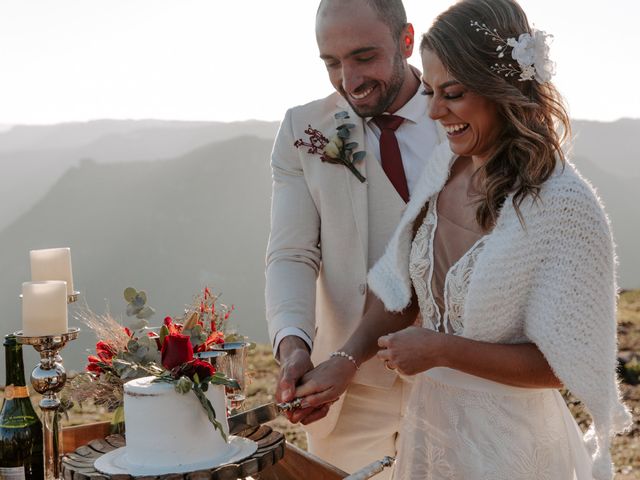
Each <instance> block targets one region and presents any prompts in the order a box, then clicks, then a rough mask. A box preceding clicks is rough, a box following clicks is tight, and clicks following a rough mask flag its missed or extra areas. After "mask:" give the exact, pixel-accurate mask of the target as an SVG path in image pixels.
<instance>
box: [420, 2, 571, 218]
mask: <svg viewBox="0 0 640 480" xmlns="http://www.w3.org/2000/svg"><path fill="white" fill-rule="evenodd" d="M473 21H477V22H478V23H479V24H483V23H484V24H486V26H487V27H489V28H490V29H492V30H493V29H494V28H495V29H496V31H497V33H498V34H499V35H500V36H501V37H502V38H509V37H513V38H515V39H518V37H519V36H520V34H522V33H531V27H530V26H529V22H528V20H527V16H526V14H525V13H524V11H523V10H522V8H521V7H520V5H518V3H516V2H515V1H513V0H462V1H460V2H459V3H456V4H455V5H453V6H452V7H451V8H449V9H448V10H446V11H445V12H443V13H442V14H440V15H439V16H438V17H437V18H436V20H435V21H434V23H433V25H432V26H431V28H430V29H429V31H428V32H427V33H425V34H424V35H423V37H422V43H421V45H420V50H421V51H423V50H424V49H428V50H430V51H432V52H434V53H435V54H436V55H437V56H438V58H439V59H440V61H441V62H442V64H443V65H444V67H445V68H446V69H447V71H448V72H449V73H450V74H451V75H452V76H453V77H454V78H455V79H456V80H457V81H459V82H460V83H461V84H462V85H464V86H465V87H466V88H468V89H469V90H470V91H472V92H475V93H476V94H478V95H481V96H483V97H485V98H487V99H489V100H491V101H493V102H495V104H496V105H497V107H498V113H499V115H500V117H501V119H502V124H503V130H502V132H501V133H500V135H499V137H498V141H497V142H496V145H495V147H494V148H493V149H492V151H491V154H490V158H489V160H488V161H487V162H486V163H485V164H484V166H483V167H482V169H481V170H480V171H479V172H478V173H479V174H481V175H483V178H484V182H483V184H484V188H483V191H482V193H483V198H482V199H481V200H480V201H479V205H478V209H477V211H476V218H477V220H478V223H479V224H480V225H481V226H482V227H483V228H484V229H485V230H487V229H489V228H490V227H492V226H493V225H495V223H496V221H497V218H498V214H499V212H500V209H501V207H502V205H503V204H504V201H505V199H506V198H507V196H508V195H509V194H511V193H513V206H514V208H515V210H516V213H517V214H518V216H519V217H520V220H521V222H523V219H522V216H521V213H520V208H519V207H520V206H521V205H522V202H523V201H524V200H525V199H526V198H527V197H528V196H529V197H531V198H532V199H534V200H535V199H537V198H538V194H539V192H540V188H541V185H542V184H543V183H544V182H545V181H546V180H547V179H548V178H549V177H550V176H551V174H552V173H553V170H554V169H555V166H556V163H557V162H558V161H560V162H562V163H563V164H564V162H565V154H564V152H563V150H562V146H563V144H564V143H565V141H566V140H567V139H569V138H570V135H571V124H570V120H569V116H568V114H567V110H566V108H565V106H564V102H563V100H562V97H561V96H560V94H559V92H558V90H557V89H556V88H555V87H554V86H553V84H551V83H550V82H547V83H543V84H541V83H538V82H537V81H535V80H529V81H520V80H519V76H517V75H516V76H513V77H505V76H504V75H503V74H500V73H498V72H495V71H494V70H492V69H491V67H492V66H494V65H495V64H496V63H503V61H504V63H508V61H507V58H506V55H505V58H503V59H499V58H498V54H499V52H498V51H497V50H496V43H495V42H494V41H492V40H491V37H490V36H489V35H484V34H483V32H482V31H480V32H478V31H476V28H475V27H473V26H471V22H473ZM507 55H508V56H509V57H510V56H511V55H510V52H509V53H508V54H507ZM511 63H514V64H515V61H513V60H512V61H511Z"/></svg>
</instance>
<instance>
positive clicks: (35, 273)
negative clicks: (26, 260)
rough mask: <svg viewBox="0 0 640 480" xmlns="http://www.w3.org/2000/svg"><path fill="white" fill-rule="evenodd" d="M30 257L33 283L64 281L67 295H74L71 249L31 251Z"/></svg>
mask: <svg viewBox="0 0 640 480" xmlns="http://www.w3.org/2000/svg"><path fill="white" fill-rule="evenodd" d="M29 256H30V257H31V280H32V281H34V282H44V281H47V280H62V281H64V282H67V295H71V294H72V293H73V274H72V273H71V249H70V248H47V249H45V250H31V251H30V252H29Z"/></svg>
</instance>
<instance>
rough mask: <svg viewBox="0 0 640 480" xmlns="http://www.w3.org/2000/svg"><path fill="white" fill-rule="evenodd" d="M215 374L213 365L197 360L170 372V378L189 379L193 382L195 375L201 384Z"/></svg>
mask: <svg viewBox="0 0 640 480" xmlns="http://www.w3.org/2000/svg"><path fill="white" fill-rule="evenodd" d="M215 374H216V369H215V367H214V366H213V365H211V364H210V363H209V362H205V361H204V360H200V359H197V358H196V359H194V360H191V361H190V362H187V363H183V364H182V365H179V366H177V367H175V368H174V369H173V370H171V376H172V377H173V378H175V379H179V378H180V377H189V379H190V380H191V381H192V382H195V377H196V375H198V380H199V381H200V382H202V381H204V380H205V379H207V378H210V377H213V376H214V375H215Z"/></svg>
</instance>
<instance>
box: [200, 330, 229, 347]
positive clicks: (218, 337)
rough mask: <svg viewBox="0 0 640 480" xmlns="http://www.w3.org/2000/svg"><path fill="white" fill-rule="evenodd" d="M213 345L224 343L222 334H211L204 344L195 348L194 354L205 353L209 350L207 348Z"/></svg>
mask: <svg viewBox="0 0 640 480" xmlns="http://www.w3.org/2000/svg"><path fill="white" fill-rule="evenodd" d="M214 343H218V344H221V343H224V333H222V332H211V334H210V335H209V337H208V338H207V339H206V340H205V341H204V343H201V344H200V345H198V346H197V347H195V351H196V352H206V351H207V350H209V346H210V345H213V344H214Z"/></svg>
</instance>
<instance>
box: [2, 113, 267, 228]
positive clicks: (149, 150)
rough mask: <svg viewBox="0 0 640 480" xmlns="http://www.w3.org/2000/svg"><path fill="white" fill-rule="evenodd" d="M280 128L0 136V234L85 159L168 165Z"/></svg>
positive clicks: (134, 126)
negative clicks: (218, 144)
mask: <svg viewBox="0 0 640 480" xmlns="http://www.w3.org/2000/svg"><path fill="white" fill-rule="evenodd" d="M277 128H278V123H277V122H261V121H246V122H232V123H222V122H170V121H159V120H139V121H134V120H97V121H93V122H87V123H68V124H60V125H48V126H16V127H13V128H12V129H11V130H10V131H7V132H5V133H0V192H2V193H1V194H0V230H2V229H3V228H4V227H6V226H7V225H9V224H10V223H11V222H12V221H14V220H15V219H17V218H18V217H19V216H20V215H22V214H23V213H25V212H26V211H27V210H28V209H29V208H30V207H31V206H33V205H34V204H35V202H36V201H37V200H38V199H40V198H41V197H42V196H43V195H44V194H45V193H46V192H47V191H48V190H49V189H50V188H51V186H52V185H53V184H54V183H55V182H56V180H58V179H59V178H60V177H61V176H62V174H63V173H64V172H65V171H67V169H69V168H70V167H72V166H76V165H78V163H79V161H80V160H82V159H91V160H94V161H96V162H99V163H103V162H104V163H107V162H129V161H136V160H158V159H168V158H174V157H177V156H180V155H184V154H185V153H187V152H189V151H192V150H194V149H196V148H198V147H200V146H202V145H207V144H210V143H213V142H217V141H222V140H227V139H230V138H234V137H238V136H242V135H252V136H257V137H260V138H265V139H269V140H272V139H273V138H274V137H275V134H276V131H277ZM8 199H11V201H7V200H8Z"/></svg>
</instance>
